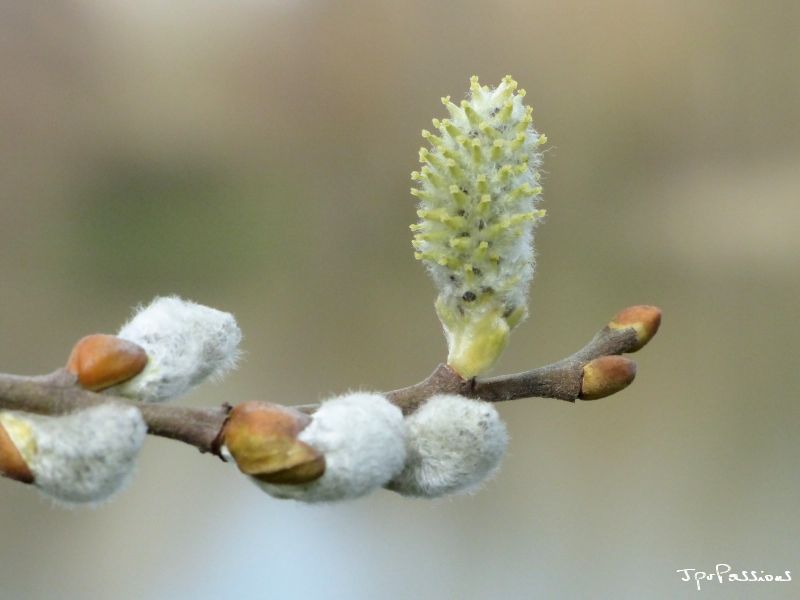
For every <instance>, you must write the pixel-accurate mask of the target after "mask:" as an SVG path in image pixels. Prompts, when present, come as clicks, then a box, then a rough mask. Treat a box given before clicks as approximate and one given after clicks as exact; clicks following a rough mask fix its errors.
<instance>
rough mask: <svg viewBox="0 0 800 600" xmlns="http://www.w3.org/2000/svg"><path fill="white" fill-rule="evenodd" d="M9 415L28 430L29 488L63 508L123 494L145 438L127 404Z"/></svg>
mask: <svg viewBox="0 0 800 600" xmlns="http://www.w3.org/2000/svg"><path fill="white" fill-rule="evenodd" d="M13 416H14V418H16V419H17V420H19V421H21V422H23V423H25V424H26V425H27V426H28V427H29V433H30V436H31V438H32V441H33V444H32V445H30V446H29V447H31V448H32V451H31V452H29V453H25V454H27V456H25V460H26V462H27V463H28V467H29V468H30V470H31V472H32V473H33V476H34V484H35V485H36V487H38V488H39V489H40V490H41V491H42V492H43V493H44V494H46V495H47V496H50V497H51V498H53V499H54V500H56V501H58V502H60V503H62V504H67V505H71V504H97V503H100V502H104V501H105V500H108V499H109V498H110V497H111V496H113V495H114V494H115V493H117V492H119V491H120V490H122V489H123V488H124V487H125V486H126V485H127V484H128V482H129V481H130V479H131V477H132V475H133V472H134V470H135V467H136V457H137V456H138V454H139V450H140V449H141V447H142V444H143V443H144V439H145V436H146V434H147V425H146V424H145V422H144V419H143V418H142V415H141V413H140V412H139V411H138V410H137V409H136V408H134V407H132V406H122V405H115V404H104V405H101V406H96V407H93V408H88V409H85V410H82V411H79V412H76V413H72V414H69V415H65V416H62V417H46V416H39V415H29V414H23V413H14V415H13ZM12 439H13V438H12ZM15 442H16V440H15Z"/></svg>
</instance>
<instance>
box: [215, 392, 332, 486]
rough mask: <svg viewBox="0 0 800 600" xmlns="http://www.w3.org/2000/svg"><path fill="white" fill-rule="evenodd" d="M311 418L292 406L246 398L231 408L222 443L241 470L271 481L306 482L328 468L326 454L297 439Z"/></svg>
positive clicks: (317, 476)
mask: <svg viewBox="0 0 800 600" xmlns="http://www.w3.org/2000/svg"><path fill="white" fill-rule="evenodd" d="M310 422H311V418H310V417H309V416H308V415H306V414H304V413H301V412H300V411H298V410H295V409H292V408H288V407H284V406H278V405H275V404H268V403H266V402H244V403H242V404H239V405H237V406H236V407H234V408H233V410H232V411H231V414H230V416H229V417H228V420H227V422H226V423H225V427H224V428H223V430H222V443H223V444H224V446H225V447H226V448H227V449H228V452H230V454H231V456H233V458H234V460H235V461H236V464H237V466H238V467H239V470H240V471H241V472H242V473H245V474H247V475H251V476H253V477H256V478H257V479H260V480H261V481H266V482H268V483H287V484H300V483H307V482H310V481H314V480H315V479H319V478H320V477H322V475H323V473H324V472H325V457H324V456H322V454H320V453H319V452H317V451H316V450H315V449H314V448H312V447H311V446H309V445H308V444H306V443H304V442H302V441H300V440H298V439H297V436H298V434H299V433H300V432H301V431H302V430H303V429H305V427H306V426H307V425H308V424H309V423H310Z"/></svg>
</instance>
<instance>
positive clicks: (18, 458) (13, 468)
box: [0, 419, 33, 483]
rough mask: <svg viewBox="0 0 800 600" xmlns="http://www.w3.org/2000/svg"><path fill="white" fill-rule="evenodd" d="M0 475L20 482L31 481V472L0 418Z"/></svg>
mask: <svg viewBox="0 0 800 600" xmlns="http://www.w3.org/2000/svg"><path fill="white" fill-rule="evenodd" d="M0 475H2V476H3V477H8V478H9V479H15V480H17V481H21V482H22V483H33V473H32V472H31V470H30V467H28V463H27V462H25V459H24V458H23V457H22V454H21V453H20V451H19V449H18V448H17V446H16V445H15V444H14V442H13V440H12V439H11V436H9V434H8V432H7V431H6V426H5V423H3V421H2V419H0Z"/></svg>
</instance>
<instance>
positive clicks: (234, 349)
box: [108, 296, 242, 402]
mask: <svg viewBox="0 0 800 600" xmlns="http://www.w3.org/2000/svg"><path fill="white" fill-rule="evenodd" d="M117 335H118V336H119V337H121V338H122V339H125V340H128V341H131V342H134V343H136V344H138V345H139V346H141V347H142V348H144V350H145V352H147V358H148V361H147V366H146V367H145V368H144V370H143V371H142V372H141V373H140V374H139V375H137V376H136V377H134V378H132V379H130V380H128V381H126V382H125V383H123V384H121V385H119V386H116V387H114V388H109V390H108V393H111V394H119V395H122V396H127V397H129V398H136V399H138V400H144V401H146V402H163V401H165V400H171V399H173V398H176V397H178V396H181V395H183V394H185V393H186V392H188V391H189V390H190V389H192V388H193V387H195V386H196V385H198V384H200V383H202V382H203V381H205V380H206V379H208V378H219V377H222V376H223V375H224V374H225V373H226V372H228V371H229V370H231V369H232V368H234V367H235V366H236V361H237V359H238V357H239V350H238V348H239V342H240V341H241V339H242V332H241V331H240V330H239V326H238V325H237V324H236V319H234V317H233V315H231V314H230V313H226V312H222V311H220V310H216V309H214V308H210V307H208V306H203V305H201V304H196V303H194V302H189V301H187V300H182V299H181V298H178V297H175V296H172V297H163V298H156V299H155V300H153V301H152V302H151V303H150V304H149V305H148V306H146V307H144V308H140V309H139V310H138V311H137V312H136V314H135V315H134V316H133V318H132V319H131V320H130V321H128V322H127V323H126V324H125V325H123V327H122V329H120V330H119V333H118V334H117Z"/></svg>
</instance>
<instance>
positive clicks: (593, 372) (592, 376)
mask: <svg viewBox="0 0 800 600" xmlns="http://www.w3.org/2000/svg"><path fill="white" fill-rule="evenodd" d="M635 377H636V363H635V362H633V361H632V360H630V359H628V358H625V357H624V356H601V357H600V358H595V359H594V360H592V361H589V362H588V363H586V364H585V365H584V367H583V379H582V380H581V393H580V394H579V395H578V398H580V399H581V400H597V399H598V398H605V397H606V396H610V395H611V394H616V393H617V392H618V391H620V390H623V389H625V388H626V387H628V386H629V385H630V384H631V382H632V381H633V379H634V378H635Z"/></svg>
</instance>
